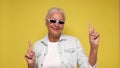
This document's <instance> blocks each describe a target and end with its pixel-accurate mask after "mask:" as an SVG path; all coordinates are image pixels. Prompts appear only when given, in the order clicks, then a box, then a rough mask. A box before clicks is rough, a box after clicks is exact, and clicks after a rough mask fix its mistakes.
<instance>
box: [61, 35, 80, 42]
mask: <svg viewBox="0 0 120 68" xmlns="http://www.w3.org/2000/svg"><path fill="white" fill-rule="evenodd" d="M62 39H67V40H71V41H78V40H79V39H78V38H76V37H75V36H70V35H62Z"/></svg>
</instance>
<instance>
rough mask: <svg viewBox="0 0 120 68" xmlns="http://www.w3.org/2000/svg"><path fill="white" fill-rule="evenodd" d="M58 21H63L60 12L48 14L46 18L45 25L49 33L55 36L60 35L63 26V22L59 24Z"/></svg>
mask: <svg viewBox="0 0 120 68" xmlns="http://www.w3.org/2000/svg"><path fill="white" fill-rule="evenodd" d="M55 21H56V22H55ZM52 22H54V23H52ZM60 22H65V19H64V15H63V14H62V13H61V12H54V13H51V14H50V16H49V17H48V19H47V20H46V26H47V28H48V32H49V34H50V35H52V36H55V37H57V36H60V34H61V32H62V30H63V28H64V24H60Z"/></svg>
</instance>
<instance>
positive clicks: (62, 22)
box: [48, 19, 65, 24]
mask: <svg viewBox="0 0 120 68" xmlns="http://www.w3.org/2000/svg"><path fill="white" fill-rule="evenodd" d="M48 20H49V22H50V23H56V22H58V23H59V24H64V23H65V22H64V21H60V20H53V19H48Z"/></svg>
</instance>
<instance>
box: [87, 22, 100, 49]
mask: <svg viewBox="0 0 120 68" xmlns="http://www.w3.org/2000/svg"><path fill="white" fill-rule="evenodd" d="M99 39H100V37H99V33H98V32H96V30H95V29H94V28H93V27H92V24H89V41H90V45H91V47H92V48H93V47H98V44H99Z"/></svg>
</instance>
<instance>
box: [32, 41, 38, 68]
mask: <svg viewBox="0 0 120 68" xmlns="http://www.w3.org/2000/svg"><path fill="white" fill-rule="evenodd" d="M37 48H38V43H35V44H34V47H33V50H34V52H35V68H38V60H37V55H38V54H37V52H38V49H37Z"/></svg>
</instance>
